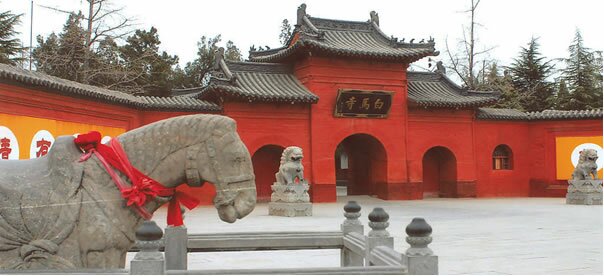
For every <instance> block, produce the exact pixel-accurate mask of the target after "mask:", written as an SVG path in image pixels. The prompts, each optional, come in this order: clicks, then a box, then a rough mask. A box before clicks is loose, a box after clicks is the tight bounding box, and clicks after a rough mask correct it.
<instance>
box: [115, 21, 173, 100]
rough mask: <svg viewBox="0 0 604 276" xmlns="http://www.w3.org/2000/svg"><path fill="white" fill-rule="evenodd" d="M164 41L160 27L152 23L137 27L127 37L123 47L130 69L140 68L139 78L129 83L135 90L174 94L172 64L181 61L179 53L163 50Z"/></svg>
mask: <svg viewBox="0 0 604 276" xmlns="http://www.w3.org/2000/svg"><path fill="white" fill-rule="evenodd" d="M160 44H161V41H160V40H159V35H158V34H157V29H156V28H155V27H151V28H150V29H149V31H146V30H136V31H135V33H134V34H133V35H131V36H129V37H128V38H127V39H126V44H125V45H124V46H122V47H120V48H119V51H120V55H121V58H122V59H123V61H124V64H125V66H126V68H128V69H129V70H128V71H132V72H140V73H139V74H138V76H137V77H136V78H135V79H133V80H132V81H131V82H130V83H127V84H125V86H126V88H127V89H129V90H131V92H133V93H142V94H148V95H155V96H167V95H170V91H171V90H172V86H173V78H174V76H173V71H172V67H173V66H174V65H176V64H177V63H178V57H177V56H171V55H169V54H168V53H166V52H165V51H164V52H161V53H160V52H159V45H160ZM137 90H138V91H137Z"/></svg>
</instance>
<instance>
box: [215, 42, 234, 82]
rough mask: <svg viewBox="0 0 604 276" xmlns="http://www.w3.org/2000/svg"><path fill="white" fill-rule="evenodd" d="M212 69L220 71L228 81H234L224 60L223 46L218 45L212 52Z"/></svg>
mask: <svg viewBox="0 0 604 276" xmlns="http://www.w3.org/2000/svg"><path fill="white" fill-rule="evenodd" d="M214 71H222V73H224V76H225V77H226V79H227V80H228V81H229V82H235V79H236V77H235V75H233V73H232V72H231V70H230V69H229V66H227V64H226V62H225V61H224V47H220V48H218V49H217V50H216V51H215V52H214ZM217 77H218V76H217Z"/></svg>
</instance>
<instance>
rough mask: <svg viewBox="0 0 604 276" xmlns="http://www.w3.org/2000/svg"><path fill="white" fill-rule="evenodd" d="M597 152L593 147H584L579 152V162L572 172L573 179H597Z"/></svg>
mask: <svg viewBox="0 0 604 276" xmlns="http://www.w3.org/2000/svg"><path fill="white" fill-rule="evenodd" d="M596 160H598V152H597V151H596V150H594V149H584V150H582V151H580V152H579V162H578V163H577V167H575V170H574V171H573V174H572V179H573V180H586V179H598V164H596Z"/></svg>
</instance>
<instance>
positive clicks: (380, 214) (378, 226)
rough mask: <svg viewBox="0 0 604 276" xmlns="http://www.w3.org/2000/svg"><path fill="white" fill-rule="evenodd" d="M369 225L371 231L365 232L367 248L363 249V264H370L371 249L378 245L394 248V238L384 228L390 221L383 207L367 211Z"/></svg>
mask: <svg viewBox="0 0 604 276" xmlns="http://www.w3.org/2000/svg"><path fill="white" fill-rule="evenodd" d="M368 218H369V227H371V231H369V233H368V234H367V248H366V251H365V266H370V265H372V264H371V261H370V258H371V251H372V250H373V249H374V248H376V247H378V246H386V247H390V248H394V238H393V237H391V236H390V233H388V231H387V230H386V228H388V226H389V225H390V223H389V222H388V219H389V218H390V215H388V213H386V211H384V209H383V208H380V207H377V208H374V209H373V211H371V213H369V216H368Z"/></svg>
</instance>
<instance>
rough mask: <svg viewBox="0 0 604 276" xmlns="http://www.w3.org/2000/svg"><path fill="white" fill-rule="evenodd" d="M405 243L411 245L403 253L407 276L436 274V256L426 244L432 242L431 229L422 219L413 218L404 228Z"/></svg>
mask: <svg viewBox="0 0 604 276" xmlns="http://www.w3.org/2000/svg"><path fill="white" fill-rule="evenodd" d="M405 232H407V239H406V240H407V243H409V245H411V247H409V249H407V251H406V252H405V255H404V257H405V258H406V263H407V268H408V269H409V274H414V275H436V274H438V256H435V255H434V252H432V249H430V248H428V244H430V243H431V242H432V237H431V236H430V235H431V234H432V227H431V226H430V225H429V224H428V223H427V222H426V220H425V219H423V218H414V219H413V220H411V223H409V225H407V228H405Z"/></svg>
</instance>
